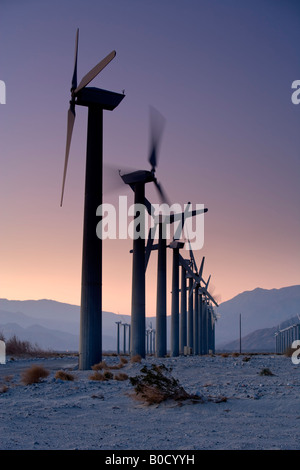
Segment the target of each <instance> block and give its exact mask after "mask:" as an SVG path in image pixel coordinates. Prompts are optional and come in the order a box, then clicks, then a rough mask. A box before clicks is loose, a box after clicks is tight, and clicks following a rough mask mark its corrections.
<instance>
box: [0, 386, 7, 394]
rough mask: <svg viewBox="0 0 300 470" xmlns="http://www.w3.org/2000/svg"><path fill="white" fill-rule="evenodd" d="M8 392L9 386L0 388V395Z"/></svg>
mask: <svg viewBox="0 0 300 470" xmlns="http://www.w3.org/2000/svg"><path fill="white" fill-rule="evenodd" d="M7 391H8V386H7V385H2V386H1V387H0V393H5V392H7Z"/></svg>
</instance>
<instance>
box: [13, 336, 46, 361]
mask: <svg viewBox="0 0 300 470" xmlns="http://www.w3.org/2000/svg"><path fill="white" fill-rule="evenodd" d="M40 352H41V351H40V349H39V347H38V346H37V345H35V346H33V345H32V344H31V343H30V342H29V341H22V340H20V339H19V338H17V337H16V335H13V336H12V337H11V338H10V339H9V340H7V341H6V354H12V355H15V356H21V355H26V356H33V355H36V354H39V353H40Z"/></svg>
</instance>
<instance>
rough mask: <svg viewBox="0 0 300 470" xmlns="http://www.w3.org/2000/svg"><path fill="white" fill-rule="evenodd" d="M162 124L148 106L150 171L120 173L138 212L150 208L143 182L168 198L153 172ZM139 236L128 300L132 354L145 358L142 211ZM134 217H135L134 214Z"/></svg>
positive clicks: (161, 120) (135, 241)
mask: <svg viewBox="0 0 300 470" xmlns="http://www.w3.org/2000/svg"><path fill="white" fill-rule="evenodd" d="M163 127H164V118H163V117H162V116H161V114H160V113H159V112H158V111H156V110H155V109H154V108H151V114H150V131H151V141H150V142H151V147H150V153H149V157H148V161H149V163H150V165H151V170H150V171H149V170H138V171H134V172H131V173H127V174H123V175H121V174H120V176H121V178H122V180H123V181H124V183H125V184H128V185H129V186H130V187H131V189H132V190H133V191H134V204H135V208H136V209H137V211H139V209H141V208H142V207H143V206H144V207H145V206H146V209H147V210H148V212H149V210H150V212H151V208H149V202H148V204H147V203H146V201H147V200H146V198H145V184H146V183H154V185H155V187H156V189H157V191H158V193H159V196H160V198H161V200H162V201H163V202H167V198H166V196H165V193H164V191H163V189H162V186H161V184H160V183H158V181H157V179H156V176H155V172H156V167H157V154H158V146H159V143H160V139H161V136H162V131H163ZM138 218H139V223H138V224H136V225H137V228H139V235H138V236H135V237H134V240H133V250H132V252H133V256H132V301H131V354H132V355H133V356H134V355H136V354H139V355H140V356H141V357H145V235H144V233H143V230H144V227H145V211H143V210H141V211H140V214H139V216H138ZM136 220H137V216H136ZM136 235H137V234H136Z"/></svg>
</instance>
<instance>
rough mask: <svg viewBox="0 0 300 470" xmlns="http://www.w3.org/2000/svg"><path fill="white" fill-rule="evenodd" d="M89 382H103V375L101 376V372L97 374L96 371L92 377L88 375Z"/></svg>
mask: <svg viewBox="0 0 300 470" xmlns="http://www.w3.org/2000/svg"><path fill="white" fill-rule="evenodd" d="M90 380H99V381H103V380H105V378H104V375H103V373H102V372H99V371H98V370H96V372H94V373H93V374H92V375H90Z"/></svg>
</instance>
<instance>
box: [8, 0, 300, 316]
mask: <svg viewBox="0 0 300 470" xmlns="http://www.w3.org/2000/svg"><path fill="white" fill-rule="evenodd" d="M77 28H79V55H78V81H80V79H81V78H82V77H83V76H84V75H85V74H86V73H87V72H88V71H89V70H90V69H91V68H92V67H93V66H94V65H95V64H96V63H97V62H99V61H100V60H101V59H102V58H103V57H105V56H106V55H107V54H108V53H109V52H111V51H112V50H116V53H117V54H116V57H115V58H114V60H113V61H112V62H111V63H110V64H109V65H108V66H107V67H106V69H105V70H103V71H102V72H101V74H99V75H98V77H97V78H95V80H94V81H93V82H91V84H90V86H95V87H99V88H103V89H107V90H111V91H115V92H118V93H122V92H123V90H125V98H124V99H123V101H122V102H121V104H120V105H119V106H118V107H117V108H116V109H115V110H114V111H105V112H104V144H103V145H104V148H103V152H104V157H103V158H104V167H106V166H108V165H114V166H116V167H119V168H128V167H129V168H134V169H147V170H148V169H150V166H149V163H148V161H147V159H148V148H149V106H153V107H155V108H156V109H158V110H159V112H160V113H161V114H162V115H163V116H164V118H165V128H164V133H163V137H162V141H161V146H160V153H159V162H158V168H157V172H156V175H157V178H158V180H159V181H160V182H161V183H162V185H163V187H164V189H165V191H166V193H167V195H168V198H169V200H170V201H172V202H174V203H175V202H176V203H179V204H181V205H183V204H185V203H187V202H188V201H190V202H191V203H192V204H193V205H196V204H204V205H205V207H207V208H208V212H207V213H206V214H205V219H204V245H203V247H202V249H200V250H196V251H195V252H194V255H195V258H196V261H197V263H198V266H199V265H200V262H201V259H202V257H203V256H205V265H204V272H203V277H204V278H205V279H207V278H208V276H209V275H211V281H210V288H211V293H212V294H213V295H215V296H216V298H217V299H218V301H219V302H224V301H226V300H228V299H230V298H232V297H233V296H235V295H237V294H239V293H240V292H243V291H246V290H252V289H255V288H256V287H261V288H265V289H272V288H281V287H285V286H289V285H295V284H299V283H300V282H299V281H300V277H299V274H300V250H299V240H300V217H299V215H300V214H299V176H300V132H299V130H300V106H297V105H295V104H293V103H292V100H291V96H292V92H293V90H292V88H291V85H292V83H293V81H295V80H300V51H299V44H300V5H299V2H298V1H297V0H252V1H250V0H187V1H186V0H185V1H183V0H152V1H148V0H143V1H138V0H126V1H123V0H100V1H99V0H85V1H83V0H72V1H71V0H59V1H58V0H52V1H51V2H49V1H48V2H46V1H43V0H27V1H26V2H24V1H21V0H0V80H2V81H3V82H4V83H5V85H6V103H5V104H0V159H1V172H0V260H1V261H0V297H1V298H8V299H18V300H26V299H45V298H46V299H53V300H57V301H60V302H67V303H71V304H75V305H79V304H80V289H81V255H82V229H83V201H84V176H85V151H86V131H87V109H86V108H84V107H79V106H78V107H77V109H76V122H75V127H74V132H73V139H72V144H71V151H70V159H69V167H68V174H67V180H66V188H65V195H64V204H63V206H62V207H60V195H61V184H62V174H63V164H64V152H65V140H66V124H67V110H68V107H69V99H70V86H71V79H72V73H73V62H74V47H75V34H76V29H77ZM105 171H106V170H105V169H104V177H105V178H106V175H108V174H109V173H105ZM107 171H108V170H107ZM107 181H108V176H107V178H106V181H105V183H106V185H105V183H104V201H105V202H110V203H112V204H117V201H118V197H119V195H120V194H122V195H127V196H128V201H129V203H133V193H132V191H131V190H130V189H129V190H128V189H127V188H126V187H120V188H119V189H117V190H114V191H108V188H107V186H108V187H109V184H108V185H107ZM146 196H147V198H148V199H149V200H150V201H151V202H152V203H157V202H159V200H158V198H157V194H156V192H155V188H154V187H153V185H151V184H147V185H146ZM131 248H132V240H130V239H128V240H105V241H104V242H103V310H106V311H112V312H115V313H119V314H121V315H125V314H126V315H128V314H130V310H131V263H132V255H131V254H130V249H131ZM169 251H170V250H169ZM182 254H183V256H184V257H186V258H187V257H188V252H187V251H185V252H182ZM156 263H157V254H156V253H155V252H153V253H152V254H151V258H150V261H149V265H148V269H147V277H146V315H147V316H151V315H154V314H155V305H156ZM171 267H172V258H171V252H168V287H167V289H168V313H170V306H171V294H170V292H171Z"/></svg>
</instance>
